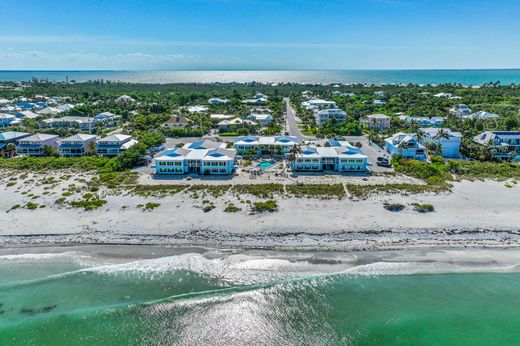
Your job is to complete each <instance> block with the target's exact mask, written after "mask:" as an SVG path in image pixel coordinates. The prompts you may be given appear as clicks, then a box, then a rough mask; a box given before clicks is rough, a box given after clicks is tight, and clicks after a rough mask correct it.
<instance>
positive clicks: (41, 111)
mask: <svg viewBox="0 0 520 346" xmlns="http://www.w3.org/2000/svg"><path fill="white" fill-rule="evenodd" d="M62 112H64V110H62V109H59V108H56V107H45V108H42V109H39V110H37V111H36V113H38V114H40V115H58V114H60V113H62Z"/></svg>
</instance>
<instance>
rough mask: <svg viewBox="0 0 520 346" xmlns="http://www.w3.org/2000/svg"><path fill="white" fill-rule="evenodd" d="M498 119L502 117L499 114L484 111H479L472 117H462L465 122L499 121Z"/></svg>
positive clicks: (471, 115)
mask: <svg viewBox="0 0 520 346" xmlns="http://www.w3.org/2000/svg"><path fill="white" fill-rule="evenodd" d="M498 118H500V117H499V116H498V115H497V114H495V113H489V112H484V111H478V112H476V113H473V114H470V115H465V116H463V117H462V119H463V120H472V119H482V120H487V119H498Z"/></svg>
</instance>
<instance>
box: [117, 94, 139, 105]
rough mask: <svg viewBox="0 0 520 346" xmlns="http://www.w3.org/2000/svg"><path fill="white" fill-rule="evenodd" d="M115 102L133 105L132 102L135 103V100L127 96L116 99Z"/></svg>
mask: <svg viewBox="0 0 520 346" xmlns="http://www.w3.org/2000/svg"><path fill="white" fill-rule="evenodd" d="M116 102H120V103H133V102H135V99H133V98H132V97H130V96H128V95H121V96H119V97H118V98H116Z"/></svg>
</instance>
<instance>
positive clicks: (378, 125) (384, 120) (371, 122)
mask: <svg viewBox="0 0 520 346" xmlns="http://www.w3.org/2000/svg"><path fill="white" fill-rule="evenodd" d="M361 122H362V123H363V124H365V126H366V127H367V128H368V129H378V130H381V131H383V130H386V129H389V128H390V125H391V120H390V117H389V116H388V115H385V114H370V115H367V116H366V117H365V118H364V119H363V120H362V121H361Z"/></svg>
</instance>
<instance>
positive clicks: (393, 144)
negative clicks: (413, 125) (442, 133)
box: [385, 132, 426, 160]
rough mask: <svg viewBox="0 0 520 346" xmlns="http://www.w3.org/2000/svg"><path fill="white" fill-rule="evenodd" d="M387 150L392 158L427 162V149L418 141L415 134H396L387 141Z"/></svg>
mask: <svg viewBox="0 0 520 346" xmlns="http://www.w3.org/2000/svg"><path fill="white" fill-rule="evenodd" d="M385 150H386V151H387V152H388V153H389V154H390V155H392V156H395V155H401V156H402V157H404V158H406V159H414V160H426V148H425V147H424V145H422V144H421V143H419V141H418V140H417V134H415V133H402V132H401V133H396V134H395V135H393V136H392V137H388V138H386V139H385Z"/></svg>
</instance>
